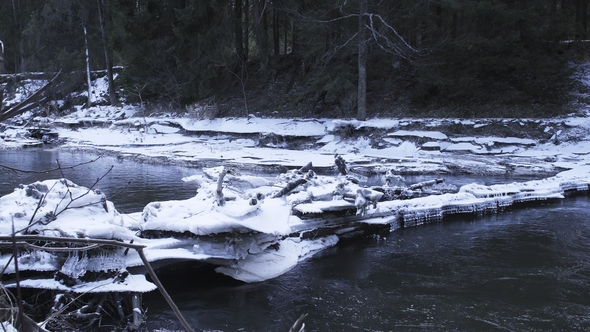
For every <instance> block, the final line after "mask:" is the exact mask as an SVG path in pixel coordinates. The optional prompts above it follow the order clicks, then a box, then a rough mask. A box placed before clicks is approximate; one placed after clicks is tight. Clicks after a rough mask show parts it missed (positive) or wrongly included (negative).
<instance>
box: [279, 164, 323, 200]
mask: <svg viewBox="0 0 590 332" xmlns="http://www.w3.org/2000/svg"><path fill="white" fill-rule="evenodd" d="M314 176H315V172H314V171H313V170H309V171H307V173H305V175H304V176H303V177H302V178H297V179H295V180H293V181H289V182H288V183H287V185H286V186H285V187H284V188H283V189H281V190H280V191H279V192H277V193H276V194H274V195H273V196H272V197H273V198H278V197H283V196H285V195H286V194H288V193H290V192H291V191H293V189H295V188H297V187H299V186H300V185H302V184H305V183H307V182H308V181H309V180H310V179H311V178H313V177H314Z"/></svg>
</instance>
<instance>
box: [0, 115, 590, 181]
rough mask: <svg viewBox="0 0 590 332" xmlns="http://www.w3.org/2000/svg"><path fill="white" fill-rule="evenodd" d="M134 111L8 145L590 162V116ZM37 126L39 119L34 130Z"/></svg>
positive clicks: (9, 139)
mask: <svg viewBox="0 0 590 332" xmlns="http://www.w3.org/2000/svg"><path fill="white" fill-rule="evenodd" d="M135 112H136V109H135V108H133V107H123V108H111V107H92V108H89V109H84V110H82V109H81V110H79V111H77V112H76V113H73V114H71V115H69V116H67V117H63V118H56V119H50V118H42V119H39V118H36V119H33V120H32V121H30V122H26V123H23V124H22V125H17V124H15V123H13V124H10V125H7V126H6V127H5V129H4V131H3V132H2V134H1V135H0V138H1V139H0V148H4V149H15V148H22V147H23V146H27V145H31V144H37V145H39V144H41V143H40V140H32V139H31V138H30V137H29V130H28V129H30V128H39V127H41V128H45V129H46V130H48V131H51V132H52V133H54V135H56V136H58V137H59V138H57V139H55V140H52V141H50V142H48V144H43V145H44V147H46V148H52V149H74V150H92V151H93V152H96V151H101V152H102V153H107V154H111V155H116V156H118V157H120V158H132V159H135V160H138V161H143V162H150V163H163V164H175V165H182V166H190V167H204V166H216V165H226V166H235V167H239V168H242V169H252V170H255V171H260V170H269V169H273V170H279V171H284V170H286V169H292V168H299V167H302V166H303V165H305V164H307V163H308V162H309V161H311V160H313V162H314V168H315V169H316V170H318V171H319V172H324V173H327V174H329V173H330V172H332V173H333V170H334V161H333V158H334V155H336V154H338V155H340V156H342V157H343V158H344V159H345V160H346V161H347V162H348V163H349V165H350V167H351V170H352V171H354V172H358V173H361V174H379V173H384V172H386V171H388V170H391V171H394V172H395V173H397V174H401V175H408V174H477V175H506V174H508V175H511V174H514V175H539V174H546V175H547V176H550V175H554V174H556V173H557V172H559V171H563V170H567V169H571V168H573V167H576V166H579V165H584V164H587V163H588V162H589V161H590V156H589V155H588V153H589V151H590V141H589V140H588V139H589V137H590V135H589V134H590V118H588V117H580V116H578V117H574V116H571V117H564V118H552V119H411V118H407V119H378V118H376V119H369V120H367V121H362V122H360V121H356V120H338V119H274V118H258V117H254V116H252V117H248V118H224V119H214V120H199V119H193V118H188V117H179V116H175V115H172V114H163V115H160V116H157V117H137V116H135V115H136V113H135ZM31 123H35V125H34V126H32V125H31Z"/></svg>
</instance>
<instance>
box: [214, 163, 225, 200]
mask: <svg viewBox="0 0 590 332" xmlns="http://www.w3.org/2000/svg"><path fill="white" fill-rule="evenodd" d="M227 173H228V170H227V168H225V167H224V168H223V170H221V173H219V178H218V179H217V191H216V194H217V205H219V206H224V205H225V198H224V197H223V178H225V176H226V175H227Z"/></svg>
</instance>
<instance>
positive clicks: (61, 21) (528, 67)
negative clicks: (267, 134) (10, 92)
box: [0, 0, 588, 120]
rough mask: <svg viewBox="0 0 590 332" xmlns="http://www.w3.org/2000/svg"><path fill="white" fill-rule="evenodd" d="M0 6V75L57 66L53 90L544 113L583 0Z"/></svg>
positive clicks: (314, 109) (359, 111)
mask: <svg viewBox="0 0 590 332" xmlns="http://www.w3.org/2000/svg"><path fill="white" fill-rule="evenodd" d="M0 17H2V18H3V19H2V20H0V40H2V41H3V43H4V64H3V72H4V73H6V74H17V73H34V72H42V73H46V74H47V76H48V77H51V76H52V75H53V74H54V73H55V72H58V71H60V70H61V71H62V73H63V74H62V76H61V79H60V84H59V86H58V88H56V89H54V90H55V91H54V92H53V93H54V94H55V98H66V96H71V92H72V91H78V90H81V89H80V88H81V87H83V86H86V84H87V83H86V82H87V80H86V75H87V70H89V71H90V70H91V71H93V72H96V71H101V72H105V73H106V76H107V77H108V80H109V83H110V84H109V86H110V88H109V97H110V98H109V102H110V103H111V104H118V103H121V102H133V103H138V102H141V103H142V104H144V105H146V108H149V110H150V111H152V112H156V111H162V110H185V111H189V113H190V111H191V110H193V109H194V108H195V107H194V105H195V104H201V105H203V104H205V105H209V106H210V107H209V108H208V109H209V110H210V111H209V112H208V113H207V114H195V116H200V117H209V118H215V117H224V116H247V115H249V114H261V115H265V116H276V117H318V116H322V117H336V118H338V117H342V118H344V117H346V118H350V117H356V118H358V119H361V120H362V119H365V118H367V117H373V116H387V117H397V116H432V117H451V116H457V117H543V116H555V115H560V114H565V113H570V112H572V110H573V109H575V104H576V102H578V103H579V102H580V101H579V100H576V97H575V94H573V93H572V92H575V91H576V89H578V88H579V87H577V86H576V84H577V81H576V80H574V79H572V74H573V70H574V68H575V64H579V63H583V62H585V61H586V58H587V55H586V54H587V53H588V46H587V42H588V40H587V39H588V0H388V1H383V0H324V1H312V0H273V1H271V0H11V1H10V2H8V1H6V2H5V3H4V5H3V6H0ZM115 78H116V79H115ZM68 98H72V97H68ZM578 99H579V98H578ZM68 103H69V104H73V103H75V101H73V100H69V101H68V100H66V103H65V105H64V107H63V109H62V110H61V111H62V112H67V107H68Z"/></svg>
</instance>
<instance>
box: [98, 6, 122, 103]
mask: <svg viewBox="0 0 590 332" xmlns="http://www.w3.org/2000/svg"><path fill="white" fill-rule="evenodd" d="M96 2H97V5H98V19H99V22H100V35H101V37H102V43H103V47H104V59H105V63H106V66H107V79H108V81H109V101H110V103H111V105H116V104H117V95H116V93H115V79H114V77H113V63H112V61H111V58H112V57H111V49H110V47H109V43H108V41H109V38H108V33H107V29H106V25H105V17H104V16H105V15H104V8H105V4H104V0H96Z"/></svg>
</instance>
